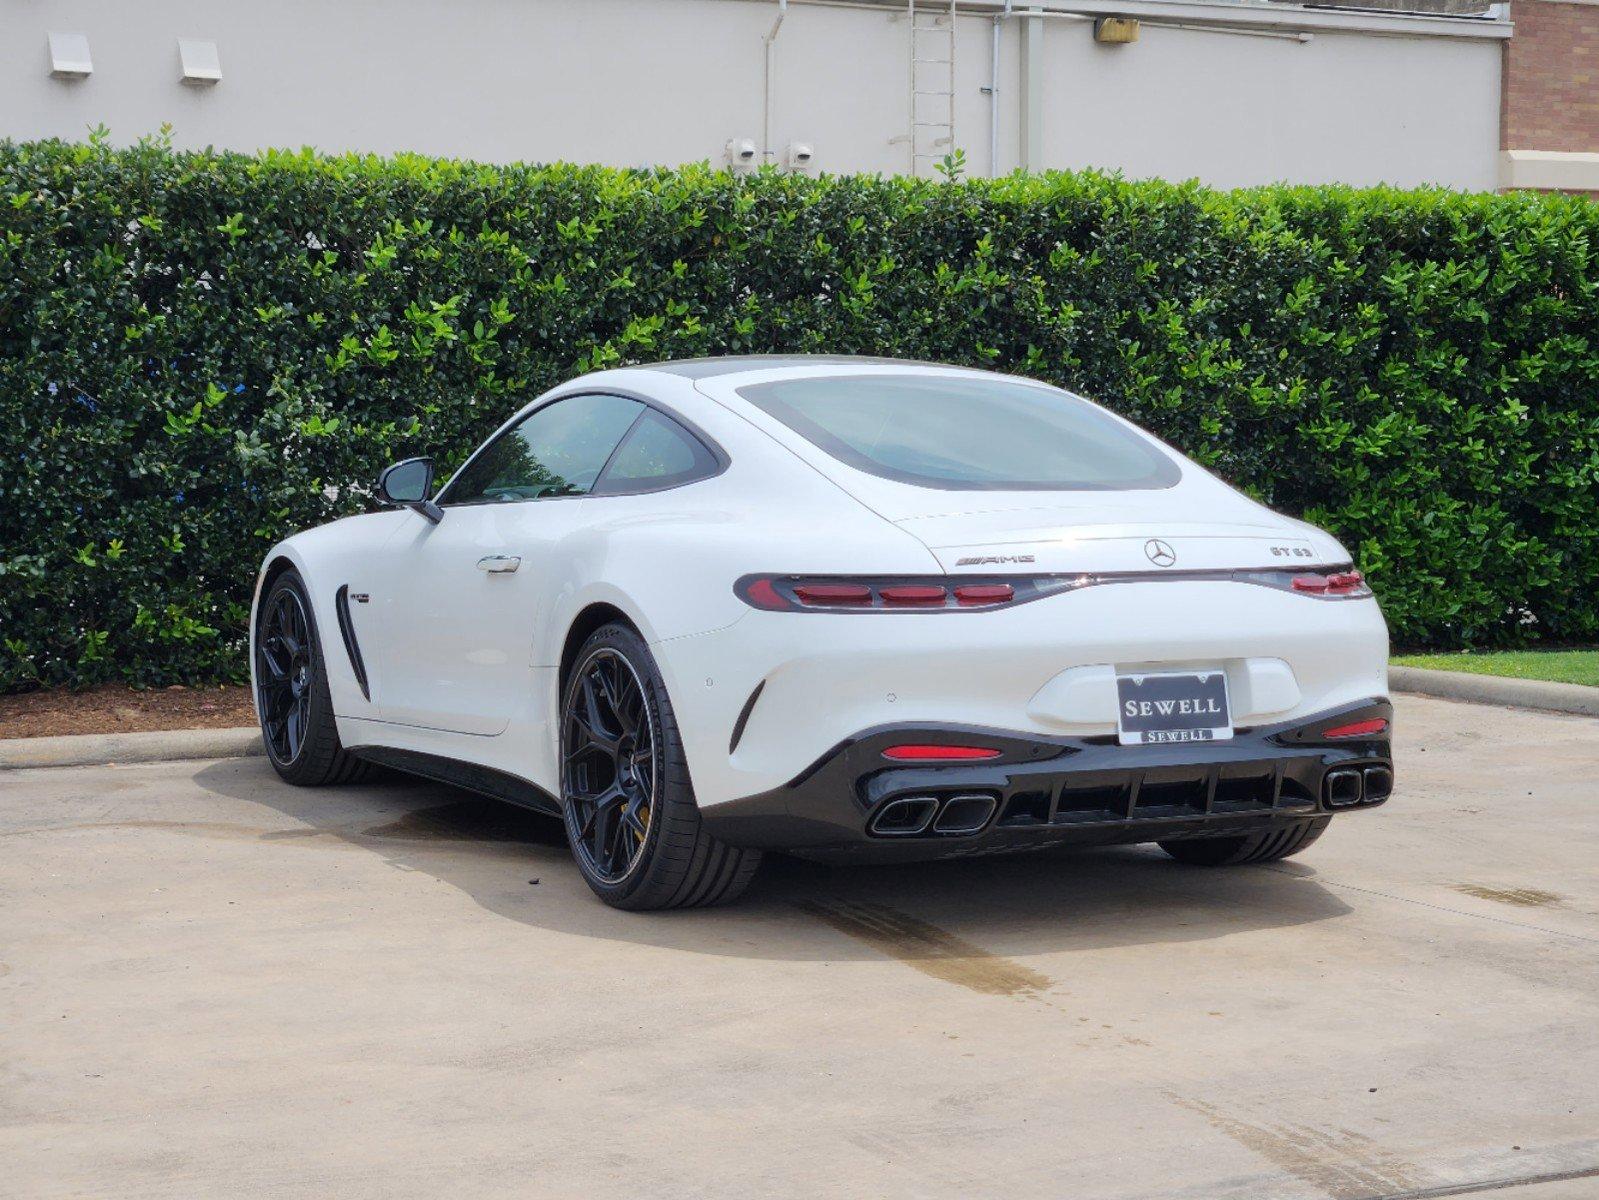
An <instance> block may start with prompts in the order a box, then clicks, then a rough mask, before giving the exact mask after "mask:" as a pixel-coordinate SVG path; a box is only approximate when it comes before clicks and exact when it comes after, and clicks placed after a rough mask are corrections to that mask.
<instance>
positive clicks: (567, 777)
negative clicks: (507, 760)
mask: <svg viewBox="0 0 1599 1200" xmlns="http://www.w3.org/2000/svg"><path fill="white" fill-rule="evenodd" d="M573 664H574V665H573V666H572V668H571V669H570V670H569V671H563V672H562V682H561V695H562V703H561V710H560V711H561V720H560V735H561V813H562V816H563V817H564V819H565V821H566V836H567V840H568V841H569V842H570V843H571V845H572V857H573V858H575V859H576V860H577V866H578V870H579V872H581V874H582V876H583V880H584V882H585V883H587V884H588V885H589V887H590V888H591V889H593V891H594V894H595V895H597V896H598V897H599V898H600V899H601V900H603V901H605V903H607V904H609V905H611V906H612V907H613V908H625V909H633V910H635V911H638V910H645V909H663V908H697V907H700V906H702V905H707V904H724V903H726V902H727V901H729V900H732V899H734V898H735V897H737V896H738V895H739V893H741V892H742V891H743V890H744V889H745V887H746V886H748V884H749V881H750V879H751V877H752V876H753V875H754V874H755V869H756V867H757V866H758V865H759V864H760V861H761V855H760V851H758V850H748V849H744V848H742V847H738V846H730V845H728V844H727V843H725V842H723V841H720V840H719V839H717V838H714V837H712V836H711V835H710V834H709V833H707V832H706V831H705V823H704V822H703V821H702V820H701V819H700V806H699V802H698V801H697V800H696V799H695V796H694V784H693V781H692V780H691V779H690V778H689V770H688V758H687V754H686V752H685V750H684V747H683V737H682V734H681V732H680V731H679V729H678V726H677V714H676V712H675V711H674V709H673V708H672V698H671V696H670V695H668V694H667V690H666V681H665V680H664V679H662V678H661V669H660V667H659V666H658V665H657V664H656V662H655V656H654V655H653V654H652V653H651V652H650V647H649V646H648V645H647V644H646V643H645V641H644V639H643V638H642V637H640V636H639V632H638V630H637V629H635V628H633V627H632V626H631V625H625V624H623V623H622V622H620V621H615V622H612V623H611V624H609V625H602V626H601V627H600V628H599V629H597V630H595V631H594V632H593V633H592V634H590V635H589V637H588V639H587V640H586V641H585V642H584V643H583V647H582V649H580V650H579V651H578V653H577V655H576V657H575V658H574V660H573Z"/></svg>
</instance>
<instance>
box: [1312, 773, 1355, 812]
mask: <svg viewBox="0 0 1599 1200" xmlns="http://www.w3.org/2000/svg"><path fill="white" fill-rule="evenodd" d="M1362 790H1363V787H1362V784H1361V781H1360V772H1359V771H1357V770H1354V769H1352V768H1344V769H1341V770H1337V771H1328V772H1327V779H1326V781H1325V782H1324V783H1323V784H1322V793H1323V795H1325V796H1326V798H1327V807H1328V808H1349V807H1350V806H1351V805H1355V804H1359V803H1360V797H1361V793H1362Z"/></svg>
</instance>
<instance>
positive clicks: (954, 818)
mask: <svg viewBox="0 0 1599 1200" xmlns="http://www.w3.org/2000/svg"><path fill="white" fill-rule="evenodd" d="M998 807H999V799H998V798H997V797H995V796H991V795H984V794H982V793H973V794H968V795H961V796H951V797H950V798H949V799H947V800H942V801H941V800H939V798H938V797H937V796H901V797H899V799H897V800H890V801H889V802H888V803H887V804H885V805H883V807H882V808H880V809H878V811H877V815H876V816H875V817H873V818H872V823H871V825H870V829H871V831H872V832H873V833H875V834H876V835H877V836H878V837H915V836H917V835H918V834H923V833H929V832H931V833H938V834H948V835H954V836H958V835H961V834H971V833H979V832H981V831H982V830H983V829H985V828H986V827H987V825H988V822H989V820H990V819H991V818H992V817H993V815H994V810H995V809H996V808H998Z"/></svg>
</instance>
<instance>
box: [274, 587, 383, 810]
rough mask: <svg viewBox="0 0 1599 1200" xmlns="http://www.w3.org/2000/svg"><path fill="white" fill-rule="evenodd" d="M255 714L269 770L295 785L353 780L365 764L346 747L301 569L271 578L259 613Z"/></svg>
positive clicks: (362, 774)
mask: <svg viewBox="0 0 1599 1200" xmlns="http://www.w3.org/2000/svg"><path fill="white" fill-rule="evenodd" d="M255 709H256V714H257V717H258V719H259V721H260V723H261V740H262V741H263V742H264V743H266V752H267V758H268V760H269V761H270V762H271V763H272V768H273V770H275V771H277V773H278V775H279V776H280V777H282V779H283V780H284V781H285V782H287V783H292V784H294V785H295V786H297V787H321V786H322V785H324V784H335V783H354V782H355V781H356V780H359V779H362V778H364V777H365V776H366V774H367V772H368V764H367V763H364V762H362V761H361V760H360V759H358V758H356V757H355V756H354V755H353V754H351V753H349V752H348V751H347V750H345V748H344V746H343V745H342V744H341V743H340V742H339V731H338V727H337V726H336V725H335V724H334V720H333V701H332V699H331V698H330V697H329V695H328V675H327V660H326V658H324V657H323V653H322V639H321V638H320V637H319V636H318V635H317V628H316V617H315V616H314V615H313V614H312V611H311V602H310V600H309V599H308V598H307V596H306V591H305V584H304V583H303V582H301V580H300V574H299V572H298V571H295V570H293V569H292V568H291V569H290V570H287V571H285V572H283V574H281V575H279V576H278V577H277V578H275V579H274V580H273V581H272V583H271V585H270V586H269V587H268V588H267V590H266V594H265V595H264V596H263V597H262V598H261V604H260V606H259V608H258V609H257V610H256V629H255Z"/></svg>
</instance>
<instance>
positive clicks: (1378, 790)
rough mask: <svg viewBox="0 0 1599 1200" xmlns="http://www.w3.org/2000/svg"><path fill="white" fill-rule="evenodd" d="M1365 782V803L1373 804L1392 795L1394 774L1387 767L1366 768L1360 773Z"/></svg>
mask: <svg viewBox="0 0 1599 1200" xmlns="http://www.w3.org/2000/svg"><path fill="white" fill-rule="evenodd" d="M1361 774H1362V775H1363V776H1365V781H1366V803H1367V804H1375V803H1376V802H1377V801H1378V800H1386V799H1388V797H1389V796H1391V795H1393V793H1394V773H1393V771H1392V770H1390V769H1389V768H1388V767H1367V768H1366V769H1365V770H1364V771H1362V772H1361Z"/></svg>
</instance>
